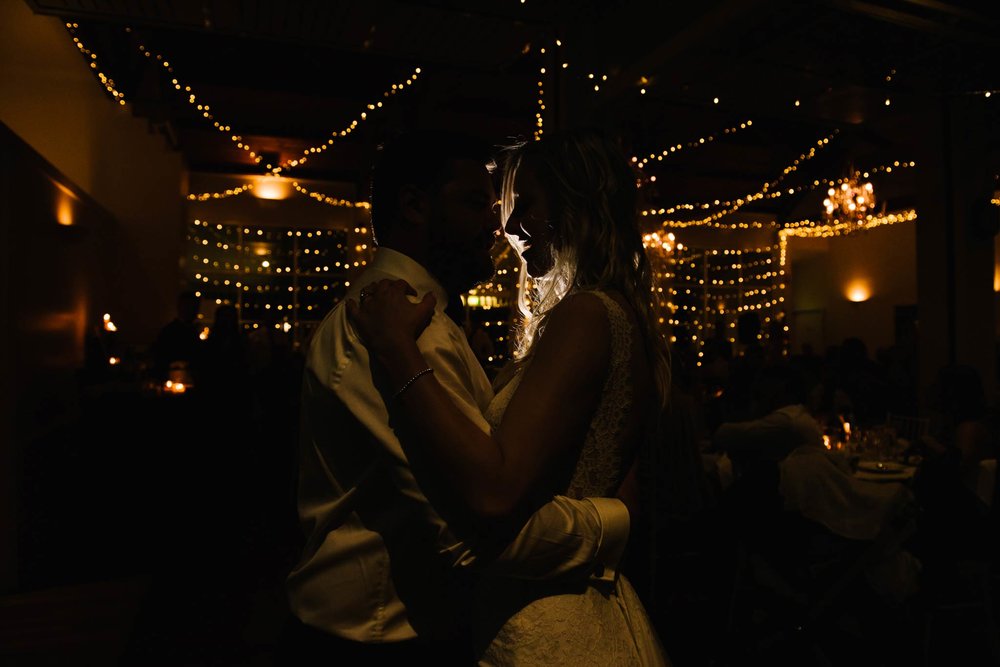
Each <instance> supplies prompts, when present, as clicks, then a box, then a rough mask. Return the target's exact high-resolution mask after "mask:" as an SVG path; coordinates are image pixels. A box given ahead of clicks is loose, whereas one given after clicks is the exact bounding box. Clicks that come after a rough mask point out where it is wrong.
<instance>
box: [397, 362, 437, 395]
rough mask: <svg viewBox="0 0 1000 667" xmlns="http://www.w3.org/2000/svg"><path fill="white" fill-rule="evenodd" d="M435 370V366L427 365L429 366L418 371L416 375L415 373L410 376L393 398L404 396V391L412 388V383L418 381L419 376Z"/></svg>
mask: <svg viewBox="0 0 1000 667" xmlns="http://www.w3.org/2000/svg"><path fill="white" fill-rule="evenodd" d="M433 372H434V369H433V368H431V367H430V366H428V367H427V368H425V369H424V370H422V371H420V372H419V373H417V374H416V375H414V376H413V377H411V378H410V379H409V380H407V381H406V383H405V384H403V386H402V387H400V388H399V391H397V392H396V393H395V394H394V395H393V397H392V398H393V399H397V398H399V397H400V396H402V395H403V392H404V391H406V390H407V389H409V388H410V385H411V384H413V383H414V382H416V381H417V378H419V377H420V376H421V375H426V374H427V373H433Z"/></svg>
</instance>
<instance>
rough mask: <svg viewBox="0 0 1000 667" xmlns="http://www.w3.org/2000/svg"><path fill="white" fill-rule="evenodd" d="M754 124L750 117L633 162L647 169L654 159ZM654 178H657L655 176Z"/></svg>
mask: <svg viewBox="0 0 1000 667" xmlns="http://www.w3.org/2000/svg"><path fill="white" fill-rule="evenodd" d="M752 125H753V120H751V119H749V118H748V119H747V120H745V121H744V122H742V123H740V124H739V125H734V126H733V127H727V128H725V129H723V130H721V131H719V132H714V133H712V134H708V135H705V136H704V137H698V138H697V139H694V140H692V141H688V142H684V143H679V144H674V145H672V146H670V147H668V148H665V149H663V151H662V152H661V153H650V154H649V155H648V156H647V157H644V158H641V159H640V158H639V157H638V156H633V157H632V164H634V165H635V166H636V167H638V168H639V169H645V167H646V165H647V164H649V163H650V162H651V161H653V160H655V161H657V162H662V161H663V160H664V159H665V158H668V157H670V156H671V155H674V154H676V153H679V152H681V151H683V150H685V149H687V148H699V147H701V146H705V145H707V144H710V143H712V142H713V141H715V140H716V138H719V137H721V136H725V135H727V134H735V133H737V132H739V131H740V130H745V129H747V128H748V127H751V126H752ZM652 178H653V180H655V179H656V177H655V176H654V177H652Z"/></svg>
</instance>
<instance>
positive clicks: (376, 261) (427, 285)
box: [370, 246, 448, 311]
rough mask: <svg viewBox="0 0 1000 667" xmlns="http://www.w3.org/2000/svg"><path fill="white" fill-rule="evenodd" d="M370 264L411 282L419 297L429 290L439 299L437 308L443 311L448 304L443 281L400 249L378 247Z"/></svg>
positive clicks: (373, 267)
mask: <svg viewBox="0 0 1000 667" xmlns="http://www.w3.org/2000/svg"><path fill="white" fill-rule="evenodd" d="M370 266H371V268H372V269H375V270H377V271H381V272H383V273H387V274H389V275H391V276H395V277H397V278H402V279H403V280H405V281H406V282H408V283H410V286H411V287H413V289H415V290H416V291H417V298H423V296H424V294H426V293H427V292H430V293H432V294H433V295H434V298H435V299H437V305H435V306H434V309H435V310H440V311H443V310H444V309H445V306H447V305H448V293H447V292H446V291H445V290H444V287H442V286H441V283H439V282H438V281H437V280H436V279H435V278H434V276H432V275H431V274H430V272H429V271H428V270H427V269H425V268H424V267H423V266H421V265H420V264H419V263H418V262H417V261H416V260H414V259H412V258H410V257H408V256H407V255H404V254H403V253H401V252H399V251H398V250H393V249H392V248H386V247H384V246H379V247H376V248H375V256H374V258H373V259H372V263H371V265H370Z"/></svg>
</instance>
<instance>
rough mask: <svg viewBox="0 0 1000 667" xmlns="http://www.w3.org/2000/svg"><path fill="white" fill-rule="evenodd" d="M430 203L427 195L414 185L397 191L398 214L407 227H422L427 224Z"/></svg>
mask: <svg viewBox="0 0 1000 667" xmlns="http://www.w3.org/2000/svg"><path fill="white" fill-rule="evenodd" d="M429 211H430V202H429V200H428V198H427V195H426V194H425V193H424V192H423V191H422V190H421V189H420V188H418V187H416V186H415V185H404V186H403V187H401V188H400V189H399V214H400V216H399V217H400V218H402V220H403V224H405V225H406V226H408V227H422V226H424V225H425V224H426V223H427V216H428V214H429Z"/></svg>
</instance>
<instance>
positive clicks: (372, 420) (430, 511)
mask: <svg viewBox="0 0 1000 667" xmlns="http://www.w3.org/2000/svg"><path fill="white" fill-rule="evenodd" d="M383 278H389V279H398V278H402V279H404V280H406V281H407V282H408V283H409V284H410V285H411V286H412V287H413V288H414V289H415V290H416V292H417V294H418V295H420V296H421V297H422V296H423V295H424V294H425V293H426V292H432V293H433V294H434V295H435V297H436V298H437V306H436V308H435V312H434V316H433V318H432V320H431V323H430V325H429V326H428V327H427V329H426V330H425V331H424V332H423V333H422V334H421V336H420V339H419V340H418V341H417V344H418V346H419V348H420V350H421V352H422V353H423V355H424V357H425V358H426V359H427V362H428V365H430V366H431V368H433V369H434V376H435V377H436V378H437V381H438V382H440V383H441V385H442V386H443V387H444V388H445V390H446V391H447V392H448V393H449V394H450V395H451V397H452V399H453V400H454V401H455V404H456V405H457V406H458V407H459V408H461V410H462V411H463V412H464V413H465V414H466V415H467V416H468V417H469V419H471V420H472V421H473V422H475V423H476V424H478V425H479V426H480V428H482V429H483V430H484V431H488V430H489V426H488V424H487V423H486V421H485V419H484V418H483V416H482V415H483V412H484V411H485V410H486V407H487V406H488V405H489V403H490V401H491V400H492V398H493V391H492V389H491V387H490V383H489V380H488V379H487V377H486V374H485V373H484V372H483V369H482V367H481V366H480V365H479V362H478V361H477V360H476V357H475V355H474V354H473V352H472V350H471V349H470V347H469V344H468V342H467V340H466V337H465V334H464V332H463V331H462V330H461V329H460V328H459V327H458V326H457V325H456V324H455V323H454V322H453V321H452V320H451V318H449V317H448V316H447V315H445V313H444V307H445V305H446V304H447V301H448V296H447V294H446V293H445V291H444V289H443V288H442V287H441V285H440V284H439V283H438V282H437V281H436V280H435V279H434V278H433V277H432V276H431V275H430V273H428V272H427V270H426V269H424V268H423V267H422V266H420V265H419V264H418V263H416V262H415V261H413V260H412V259H410V258H409V257H407V256H405V255H403V254H401V253H398V252H395V251H393V250H390V249H388V248H379V249H377V250H376V253H375V258H374V261H373V262H372V263H371V265H370V266H369V268H368V269H367V270H366V271H365V272H364V273H363V274H361V276H360V277H359V278H358V279H357V280H356V281H355V282H354V283H353V284H352V285H351V287H350V289H349V290H348V292H347V296H348V297H349V298H354V299H357V298H358V294H359V292H360V288H361V287H363V286H365V285H368V284H370V283H372V282H375V281H377V280H380V279H383ZM301 428H302V430H301V443H300V462H299V492H298V507H299V517H300V519H301V522H302V526H303V529H304V531H305V534H306V539H307V542H306V547H305V549H304V552H303V554H302V557H301V559H300V560H299V563H298V564H297V565H296V567H295V569H294V570H293V571H292V573H291V574H290V575H289V578H288V593H289V601H290V605H291V609H292V612H293V613H294V614H295V615H296V616H297V617H298V618H299V619H300V620H302V621H303V622H304V623H306V624H307V625H310V626H313V627H315V628H318V629H320V630H323V631H325V632H328V633H330V634H333V635H337V636H340V637H344V638H347V639H352V640H356V641H362V642H392V641H401V640H406V639H412V638H414V637H416V636H418V635H420V636H428V637H434V636H448V635H449V634H450V633H451V631H453V630H454V628H455V620H456V618H455V617H456V616H461V615H462V614H463V613H464V612H463V610H462V607H461V605H462V601H461V598H462V596H463V594H464V592H465V590H467V589H463V588H462V587H461V585H460V584H456V582H461V580H462V576H463V575H465V576H467V575H466V573H467V572H478V571H484V572H489V573H490V574H492V575H499V576H510V577H516V578H523V579H550V578H557V577H579V578H580V579H586V578H588V577H598V578H601V579H613V578H614V576H615V575H616V571H617V567H618V561H619V559H620V557H621V554H622V551H623V550H624V547H625V542H626V541H627V539H628V533H629V517H628V510H626V509H625V506H624V504H622V503H621V501H619V500H616V499H607V498H593V499H585V500H574V499H570V498H566V497H563V496H557V497H555V498H554V499H553V500H552V501H550V502H549V503H548V504H546V505H544V506H542V507H541V508H540V509H539V510H538V511H537V512H536V513H535V514H534V515H533V516H532V517H531V518H530V519H529V520H528V522H527V523H526V524H525V526H524V527H523V528H522V529H521V531H520V533H519V534H518V535H517V536H516V537H515V538H514V539H513V541H512V542H511V543H510V544H509V546H507V547H506V549H505V550H503V552H502V553H501V554H499V556H496V555H493V556H490V557H489V558H486V557H485V556H483V555H482V553H481V552H480V551H479V550H477V547H476V546H475V544H474V543H472V542H471V541H470V542H463V541H462V539H460V538H459V537H458V536H457V535H456V534H455V533H454V531H453V530H452V529H450V528H449V527H448V525H447V524H446V523H445V521H444V520H443V519H442V518H441V517H440V516H439V514H438V513H437V512H436V511H435V510H434V508H433V507H432V506H431V504H430V502H429V501H428V500H427V496H426V495H425V492H424V491H423V490H421V485H423V486H424V487H425V489H426V490H427V491H428V493H430V492H431V489H430V487H429V486H428V484H427V481H426V477H422V478H421V482H420V483H419V484H418V481H417V479H416V478H415V477H414V474H413V471H412V470H411V465H410V463H409V462H408V460H407V457H406V455H405V454H404V451H403V447H402V446H401V445H400V442H399V439H398V438H397V436H396V433H395V431H394V429H393V428H392V426H391V425H390V419H389V413H388V410H387V409H386V406H385V403H384V401H383V398H382V395H381V394H380V393H379V392H378V390H377V389H376V387H375V384H374V383H373V380H372V374H371V369H370V366H369V358H368V352H367V349H366V348H365V347H364V345H363V344H362V343H361V341H360V340H359V338H358V336H357V334H356V333H355V331H354V329H353V328H352V326H351V324H350V322H349V320H348V318H347V313H346V311H345V309H344V307H343V304H340V305H338V306H337V307H336V308H334V309H333V310H332V311H331V312H330V313H329V314H328V315H327V316H326V318H325V319H324V320H323V322H322V324H321V325H320V326H319V328H318V329H317V330H316V333H315V334H314V336H313V340H312V342H311V344H310V347H309V352H308V356H307V360H306V372H305V377H304V381H303V394H302V423H301ZM432 497H437V496H434V495H433V494H432ZM456 591H457V593H456Z"/></svg>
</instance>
